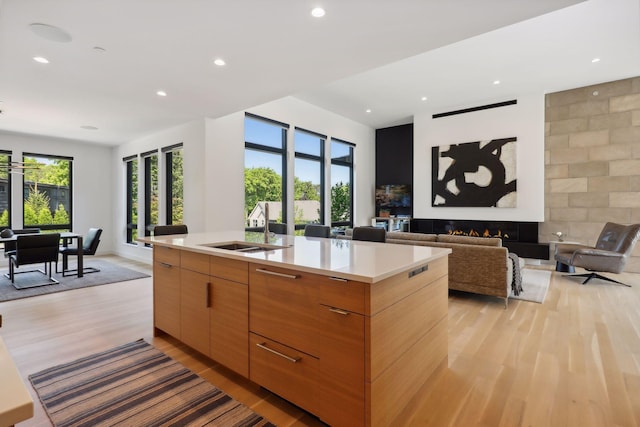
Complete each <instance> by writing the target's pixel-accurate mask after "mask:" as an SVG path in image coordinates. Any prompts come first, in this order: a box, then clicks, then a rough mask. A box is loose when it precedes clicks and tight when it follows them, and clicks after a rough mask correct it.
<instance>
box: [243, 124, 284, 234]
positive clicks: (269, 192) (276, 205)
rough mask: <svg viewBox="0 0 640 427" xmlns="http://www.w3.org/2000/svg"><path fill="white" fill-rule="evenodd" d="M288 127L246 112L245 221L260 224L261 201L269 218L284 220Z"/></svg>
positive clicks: (263, 215)
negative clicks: (266, 209) (267, 208)
mask: <svg viewBox="0 0 640 427" xmlns="http://www.w3.org/2000/svg"><path fill="white" fill-rule="evenodd" d="M288 128H289V127H288V126H287V125H285V124H282V123H278V122H275V121H272V120H268V119H264V118H261V117H257V116H254V115H251V114H246V116H245V122H244V137H245V152H244V153H245V154H244V188H245V198H244V200H245V210H244V212H245V224H246V227H247V228H248V229H252V228H253V229H257V228H260V229H261V228H262V227H264V223H265V203H266V202H269V219H270V220H271V221H275V222H283V223H286V222H287V209H286V206H287V203H286V182H287V177H286V159H287V155H286V146H287V130H288Z"/></svg>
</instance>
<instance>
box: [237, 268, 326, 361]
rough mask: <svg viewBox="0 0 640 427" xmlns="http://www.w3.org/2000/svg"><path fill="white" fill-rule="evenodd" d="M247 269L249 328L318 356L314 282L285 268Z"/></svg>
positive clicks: (316, 303)
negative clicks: (248, 276)
mask: <svg viewBox="0 0 640 427" xmlns="http://www.w3.org/2000/svg"><path fill="white" fill-rule="evenodd" d="M249 270H250V271H249V275H250V281H249V330H251V332H255V333H257V334H259V335H262V336H265V337H269V338H271V339H273V340H275V341H278V342H280V343H283V344H286V345H288V346H291V347H293V348H296V349H298V350H300V351H303V352H305V353H307V354H311V355H313V356H317V355H318V353H317V349H318V340H317V331H318V329H317V328H318V327H317V325H318V320H317V311H316V310H317V307H318V296H317V287H316V282H315V281H314V280H313V279H312V278H311V277H310V276H309V275H305V274H302V273H300V272H296V271H291V270H288V269H284V268H276V267H271V266H264V265H258V264H250V269H249Z"/></svg>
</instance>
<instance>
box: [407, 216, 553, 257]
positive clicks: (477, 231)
mask: <svg viewBox="0 0 640 427" xmlns="http://www.w3.org/2000/svg"><path fill="white" fill-rule="evenodd" d="M410 229H411V232H413V233H426V234H459V235H463V236H478V237H500V238H501V239H502V245H503V246H505V247H506V248H508V249H509V251H510V252H514V253H516V254H517V255H518V256H520V257H523V258H535V259H548V258H549V245H548V244H547V243H538V223H537V222H530V221H487V220H466V219H455V220H446V219H419V218H416V219H413V220H411V226H410Z"/></svg>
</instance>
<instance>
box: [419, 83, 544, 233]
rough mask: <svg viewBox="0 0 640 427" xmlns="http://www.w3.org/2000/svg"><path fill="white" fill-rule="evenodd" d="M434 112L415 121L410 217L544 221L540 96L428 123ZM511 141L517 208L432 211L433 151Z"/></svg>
mask: <svg viewBox="0 0 640 427" xmlns="http://www.w3.org/2000/svg"><path fill="white" fill-rule="evenodd" d="M438 112H439V111H438ZM438 112H428V113H422V114H419V115H416V116H415V117H414V153H413V156H414V180H413V185H414V190H413V196H414V208H413V212H414V217H415V218H438V219H472V220H482V219H484V220H503V221H536V222H544V95H542V94H540V95H528V96H521V97H519V98H518V103H517V104H516V105H510V106H506V107H499V108H493V109H488V110H482V111H476V112H471V113H465V114H459V115H455V116H449V117H442V118H438V119H432V118H431V116H432V114H433V113H438ZM512 136H515V137H517V138H518V141H517V143H516V144H517V146H516V153H517V154H516V156H517V161H516V176H517V195H518V200H517V206H516V207H515V208H451V207H449V208H448V207H437V208H434V207H432V206H431V147H434V146H440V145H445V144H459V143H465V142H471V141H480V140H490V139H496V138H507V137H512Z"/></svg>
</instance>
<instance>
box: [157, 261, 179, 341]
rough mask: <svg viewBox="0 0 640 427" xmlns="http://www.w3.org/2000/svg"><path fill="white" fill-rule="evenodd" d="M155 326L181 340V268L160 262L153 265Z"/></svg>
mask: <svg viewBox="0 0 640 427" xmlns="http://www.w3.org/2000/svg"><path fill="white" fill-rule="evenodd" d="M154 252H155V249H154ZM174 252H177V253H178V260H179V259H180V258H179V252H178V251H174ZM153 326H155V327H156V328H158V329H161V330H162V331H164V332H166V333H168V334H169V335H172V336H174V337H176V338H178V339H181V336H180V267H176V266H174V265H171V264H168V263H165V262H159V261H155V262H154V263H153Z"/></svg>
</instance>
